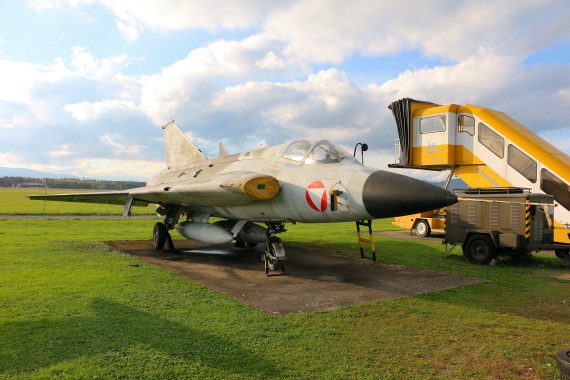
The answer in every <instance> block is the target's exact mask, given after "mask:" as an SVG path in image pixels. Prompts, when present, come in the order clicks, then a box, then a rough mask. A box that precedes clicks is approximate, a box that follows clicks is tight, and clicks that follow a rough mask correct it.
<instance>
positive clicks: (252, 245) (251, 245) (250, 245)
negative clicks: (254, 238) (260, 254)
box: [245, 243, 257, 248]
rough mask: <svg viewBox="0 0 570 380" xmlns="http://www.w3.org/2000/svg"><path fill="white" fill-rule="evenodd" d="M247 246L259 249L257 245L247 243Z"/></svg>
mask: <svg viewBox="0 0 570 380" xmlns="http://www.w3.org/2000/svg"><path fill="white" fill-rule="evenodd" d="M245 245H247V246H248V247H249V248H255V247H257V243H245Z"/></svg>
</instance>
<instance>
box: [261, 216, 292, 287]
mask: <svg viewBox="0 0 570 380" xmlns="http://www.w3.org/2000/svg"><path fill="white" fill-rule="evenodd" d="M285 231H287V230H286V229H285V226H284V225H283V224H275V223H268V224H267V240H266V241H265V253H264V254H263V257H262V260H263V261H264V262H265V274H266V275H268V276H279V275H281V276H282V275H287V274H289V273H285V260H287V258H286V256H285V249H284V248H283V245H282V244H281V239H279V238H278V237H277V236H276V235H277V234H278V233H280V232H285ZM278 269H281V273H279V274H277V273H276V274H269V271H276V270H278Z"/></svg>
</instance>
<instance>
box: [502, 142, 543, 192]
mask: <svg viewBox="0 0 570 380" xmlns="http://www.w3.org/2000/svg"><path fill="white" fill-rule="evenodd" d="M507 163H508V164H509V166H510V167H512V168H513V169H515V170H516V171H517V172H519V173H520V174H521V175H522V176H523V177H525V178H526V179H528V180H529V181H530V182H532V183H536V169H537V165H536V161H534V160H533V159H532V158H530V157H529V156H527V155H526V154H524V153H523V152H522V151H521V150H520V149H519V148H517V147H515V146H514V145H512V144H509V151H508V155H507Z"/></svg>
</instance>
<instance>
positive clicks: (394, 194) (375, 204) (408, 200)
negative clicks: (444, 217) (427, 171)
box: [362, 170, 457, 218]
mask: <svg viewBox="0 0 570 380" xmlns="http://www.w3.org/2000/svg"><path fill="white" fill-rule="evenodd" d="M362 200H363V202H364V207H365V208H366V211H367V212H368V213H369V214H370V215H372V216H373V217H375V218H390V217H395V216H403V215H410V214H417V213H420V212H424V211H430V210H435V209H438V208H442V207H446V206H450V205H452V204H455V203H457V196H456V195H455V194H453V193H451V192H449V191H447V190H445V189H443V188H441V187H437V186H435V185H432V184H431V183H427V182H424V181H421V180H418V179H415V178H412V177H408V176H405V175H401V174H397V173H392V172H388V171H384V170H378V171H376V172H373V173H372V174H371V175H370V176H369V177H368V178H367V179H366V182H365V183H364V188H363V189H362Z"/></svg>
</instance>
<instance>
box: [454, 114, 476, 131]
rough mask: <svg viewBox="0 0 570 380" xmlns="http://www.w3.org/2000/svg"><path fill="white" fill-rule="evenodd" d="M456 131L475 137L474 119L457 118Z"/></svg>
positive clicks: (468, 117) (466, 117) (463, 116)
mask: <svg viewBox="0 0 570 380" xmlns="http://www.w3.org/2000/svg"><path fill="white" fill-rule="evenodd" d="M457 130H458V131H459V132H467V133H469V134H470V135H471V136H475V118H474V117H471V116H465V115H461V116H459V118H458V120H457Z"/></svg>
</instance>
